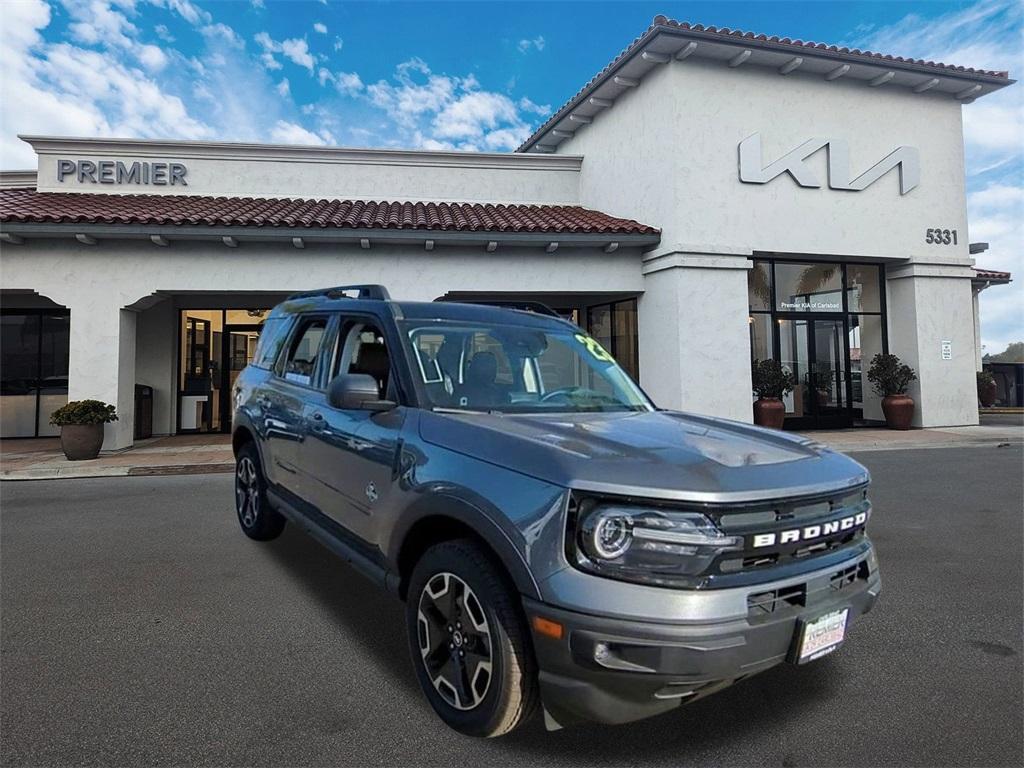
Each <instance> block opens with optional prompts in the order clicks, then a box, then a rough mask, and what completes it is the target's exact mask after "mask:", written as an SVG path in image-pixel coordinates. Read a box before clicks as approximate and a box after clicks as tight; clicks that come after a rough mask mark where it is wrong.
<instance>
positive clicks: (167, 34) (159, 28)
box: [153, 24, 174, 43]
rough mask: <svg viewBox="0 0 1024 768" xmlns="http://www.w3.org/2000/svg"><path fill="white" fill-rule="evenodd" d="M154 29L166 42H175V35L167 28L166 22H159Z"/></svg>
mask: <svg viewBox="0 0 1024 768" xmlns="http://www.w3.org/2000/svg"><path fill="white" fill-rule="evenodd" d="M153 31H154V32H156V36H157V37H159V38H160V39H161V40H163V41H164V42H165V43H173V42H174V35H172V34H171V31H170V30H169V29H167V25H166V24H157V25H156V26H155V27H153Z"/></svg>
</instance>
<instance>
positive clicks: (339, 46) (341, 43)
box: [334, 37, 345, 51]
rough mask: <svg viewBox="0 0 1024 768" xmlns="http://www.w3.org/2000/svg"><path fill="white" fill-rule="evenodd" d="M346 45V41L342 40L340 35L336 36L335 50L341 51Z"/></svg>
mask: <svg viewBox="0 0 1024 768" xmlns="http://www.w3.org/2000/svg"><path fill="white" fill-rule="evenodd" d="M344 45H345V41H344V40H342V39H341V38H340V37H335V38H334V50H336V51H340V50H341V49H342V48H343V47H344Z"/></svg>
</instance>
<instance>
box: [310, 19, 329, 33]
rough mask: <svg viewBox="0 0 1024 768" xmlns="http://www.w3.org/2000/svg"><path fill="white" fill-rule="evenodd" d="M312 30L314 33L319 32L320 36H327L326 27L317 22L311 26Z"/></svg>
mask: <svg viewBox="0 0 1024 768" xmlns="http://www.w3.org/2000/svg"><path fill="white" fill-rule="evenodd" d="M313 30H314V31H315V32H319V33H320V34H321V35H326V34H327V25H326V24H323V23H321V22H319V21H318V22H316V24H314V25H313Z"/></svg>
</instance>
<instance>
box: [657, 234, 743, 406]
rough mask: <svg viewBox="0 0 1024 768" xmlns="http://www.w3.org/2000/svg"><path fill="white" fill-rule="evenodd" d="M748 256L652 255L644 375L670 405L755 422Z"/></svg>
mask: <svg viewBox="0 0 1024 768" xmlns="http://www.w3.org/2000/svg"><path fill="white" fill-rule="evenodd" d="M749 266H750V262H749V261H748V259H747V258H746V257H745V256H735V255H722V254H697V253H682V252H669V253H661V254H656V255H649V256H647V257H646V258H645V259H644V294H643V296H641V297H640V300H639V302H638V306H637V311H638V314H639V326H640V380H641V383H642V384H643V387H644V390H645V391H646V392H647V393H648V394H650V395H651V397H652V398H653V399H654V402H655V403H656V404H657V405H659V406H660V407H662V408H673V409H680V410H684V411H691V412H694V413H700V414H705V415H709V416H719V417H722V418H726V419H735V420H737V421H745V422H748V423H749V422H751V421H752V420H753V412H752V408H751V402H752V397H751V389H750V387H751V382H750V330H749V327H748V325H749V324H748V322H747V317H748V314H749V313H748V304H747V269H749Z"/></svg>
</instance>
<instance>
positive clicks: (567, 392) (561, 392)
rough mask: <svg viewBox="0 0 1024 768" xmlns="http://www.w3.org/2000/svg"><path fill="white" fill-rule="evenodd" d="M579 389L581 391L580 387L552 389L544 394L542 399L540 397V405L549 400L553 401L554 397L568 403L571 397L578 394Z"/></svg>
mask: <svg viewBox="0 0 1024 768" xmlns="http://www.w3.org/2000/svg"><path fill="white" fill-rule="evenodd" d="M580 389H582V387H559V388H558V389H553V390H551V391H550V392H548V393H547V394H545V395H544V396H543V397H541V399H540V401H541V402H542V403H547V402H549V401H551V400H554V399H555V398H556V397H557V398H561V399H562V400H564V401H569V400H570V399H571V396H572V395H574V394H575V393H577V392H579V391H580Z"/></svg>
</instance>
